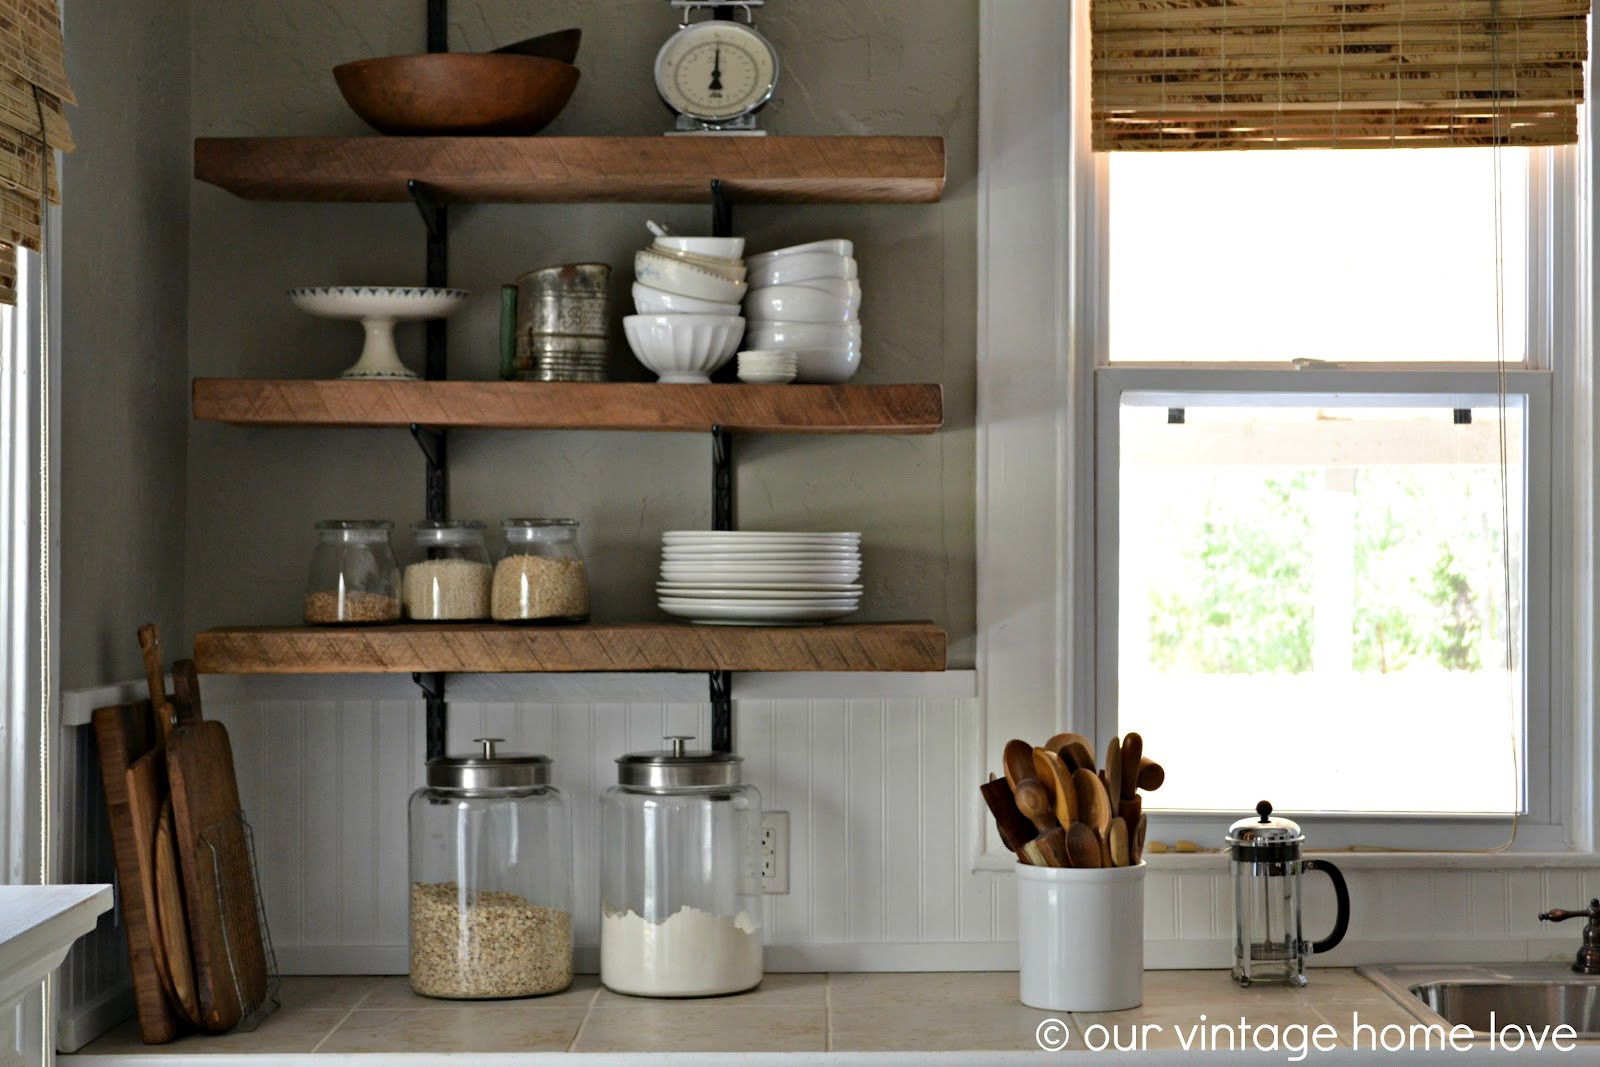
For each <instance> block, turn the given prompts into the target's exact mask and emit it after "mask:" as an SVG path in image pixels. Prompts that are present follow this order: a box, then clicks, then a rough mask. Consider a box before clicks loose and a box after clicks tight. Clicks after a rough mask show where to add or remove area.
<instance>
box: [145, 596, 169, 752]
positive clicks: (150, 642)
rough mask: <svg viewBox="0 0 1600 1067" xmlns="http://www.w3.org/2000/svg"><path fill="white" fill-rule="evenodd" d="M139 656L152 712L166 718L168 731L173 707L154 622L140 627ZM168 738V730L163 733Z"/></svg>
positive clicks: (159, 639)
mask: <svg viewBox="0 0 1600 1067" xmlns="http://www.w3.org/2000/svg"><path fill="white" fill-rule="evenodd" d="M139 655H140V658H141V659H143V660H144V680H145V683H146V684H147V685H149V687H150V710H151V711H153V712H155V714H156V715H157V716H158V717H164V719H165V723H166V726H167V728H168V729H170V728H171V726H172V707H171V705H170V704H169V703H168V702H167V690H166V683H165V680H164V679H163V678H162V672H161V631H160V630H159V629H157V628H156V624H155V623H153V622H147V623H145V624H144V625H143V626H140V627H139ZM161 736H162V737H165V736H166V730H163V731H162V733H161Z"/></svg>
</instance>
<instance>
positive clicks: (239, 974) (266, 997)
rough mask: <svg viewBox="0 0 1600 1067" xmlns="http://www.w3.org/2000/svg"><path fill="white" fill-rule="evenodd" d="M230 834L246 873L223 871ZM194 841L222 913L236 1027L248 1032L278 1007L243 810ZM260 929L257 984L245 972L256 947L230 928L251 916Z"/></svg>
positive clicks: (252, 969)
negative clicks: (207, 863)
mask: <svg viewBox="0 0 1600 1067" xmlns="http://www.w3.org/2000/svg"><path fill="white" fill-rule="evenodd" d="M231 838H237V839H239V840H242V842H243V844H244V852H245V855H247V856H248V857H249V858H250V871H249V875H248V877H244V876H242V875H241V872H239V871H237V870H228V869H226V868H225V866H224V864H223V862H222V854H223V851H224V846H223V842H225V841H228V840H229V839H231ZM200 843H201V844H202V845H204V846H205V847H206V851H207V852H209V853H210V855H211V870H212V875H213V877H212V884H213V885H215V886H216V891H217V912H218V914H219V915H221V916H222V940H223V946H224V947H225V949H226V950H227V958H228V975H229V978H230V980H231V981H232V982H233V990H234V994H235V996H237V997H238V999H239V1007H240V1009H241V1014H240V1017H239V1022H238V1024H237V1026H236V1027H235V1028H236V1029H239V1030H254V1029H255V1028H256V1027H258V1026H260V1025H261V1022H262V1020H264V1019H265V1018H266V1017H267V1016H269V1015H271V1014H272V1013H273V1012H275V1011H277V1010H278V990H279V986H280V985H281V979H280V977H279V974H278V955H277V953H276V952H274V951H273V948H272V934H271V933H270V932H269V931H268V929H267V910H266V904H265V902H264V901H263V899H262V896H261V866H260V864H258V863H257V862H256V838H255V832H254V831H253V830H252V829H251V828H250V822H249V820H248V819H246V818H245V817H244V812H243V811H237V812H235V813H234V814H233V815H232V816H230V817H228V818H226V819H223V820H222V821H221V822H218V823H214V824H212V825H211V826H208V827H206V828H205V830H203V831H202V832H201V834H200ZM252 918H253V919H254V921H255V924H256V926H257V928H258V929H259V930H260V931H261V938H260V948H259V951H260V954H261V959H260V961H259V963H260V964H261V965H262V966H261V967H260V968H259V971H264V973H265V975H266V980H265V981H264V982H262V983H261V984H260V986H259V988H258V987H257V985H256V983H255V982H254V981H252V980H251V976H252V975H253V974H255V973H258V968H257V966H256V964H257V962H258V961H256V960H254V959H252V958H251V957H253V956H254V955H255V953H256V951H257V947H256V945H255V944H253V943H251V940H252V939H250V938H247V937H246V938H240V937H237V936H235V933H234V932H235V931H238V930H242V929H247V928H248V927H247V925H246V924H248V923H249V922H250V920H251V919H252Z"/></svg>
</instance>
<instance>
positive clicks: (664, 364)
mask: <svg viewBox="0 0 1600 1067" xmlns="http://www.w3.org/2000/svg"><path fill="white" fill-rule="evenodd" d="M622 332H623V334H624V335H626V336H627V338H628V347H629V348H631V349H633V354H634V356H635V357H637V358H638V360H639V362H640V363H643V364H644V365H645V366H646V367H648V368H650V369H651V370H652V371H654V372H655V373H656V377H657V379H658V380H660V381H663V382H668V383H687V382H708V381H710V380H711V375H712V374H713V373H714V372H715V371H716V370H717V369H718V368H719V367H721V366H722V365H723V364H724V363H726V362H728V359H729V357H731V356H732V355H733V354H734V352H735V351H737V350H738V348H739V338H740V337H742V336H743V335H744V319H742V318H740V317H739V316H737V315H625V316H623V319H622Z"/></svg>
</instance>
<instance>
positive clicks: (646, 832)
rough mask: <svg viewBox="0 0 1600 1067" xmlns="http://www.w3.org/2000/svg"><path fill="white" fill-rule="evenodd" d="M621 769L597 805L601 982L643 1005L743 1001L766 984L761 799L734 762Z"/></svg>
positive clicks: (681, 746)
mask: <svg viewBox="0 0 1600 1067" xmlns="http://www.w3.org/2000/svg"><path fill="white" fill-rule="evenodd" d="M667 740H668V741H669V742H670V743H671V746H672V747H671V748H670V749H668V750H667V751H664V752H636V753H631V754H629V755H626V756H623V757H622V758H620V759H618V760H617V784H616V785H615V786H612V787H611V788H610V789H607V790H606V791H605V793H604V795H602V797H601V798H600V848H601V852H600V981H601V982H602V983H604V984H605V986H606V988H608V989H611V990H614V991H615V992H618V993H629V994H633V995H634V996H642V997H705V996H716V995H719V994H723V993H738V992H740V991H742V990H745V989H750V988H751V987H753V986H755V985H758V984H759V983H760V982H761V973H762V968H761V861H760V855H761V840H760V838H761V795H760V794H759V793H757V792H756V790H755V789H754V788H753V787H752V786H748V785H744V784H742V783H741V782H740V776H739V764H740V759H739V757H738V756H734V755H729V754H727V753H723V752H691V751H689V750H688V749H687V748H686V747H685V743H686V742H687V741H689V740H690V738H687V737H669V738H667Z"/></svg>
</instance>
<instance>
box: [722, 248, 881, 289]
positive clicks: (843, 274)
mask: <svg viewBox="0 0 1600 1067" xmlns="http://www.w3.org/2000/svg"><path fill="white" fill-rule="evenodd" d="M855 276H856V261H855V258H854V257H852V256H840V255H835V254H834V253H832V252H796V253H795V254H794V255H792V256H779V257H778V258H777V259H774V260H769V261H768V262H766V263H763V264H761V266H759V267H752V268H750V273H749V276H748V278H746V281H748V282H749V283H750V286H751V288H753V289H759V288H761V287H762V286H767V285H791V284H793V283H795V282H800V281H807V280H809V279H812V278H854V277H855Z"/></svg>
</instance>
